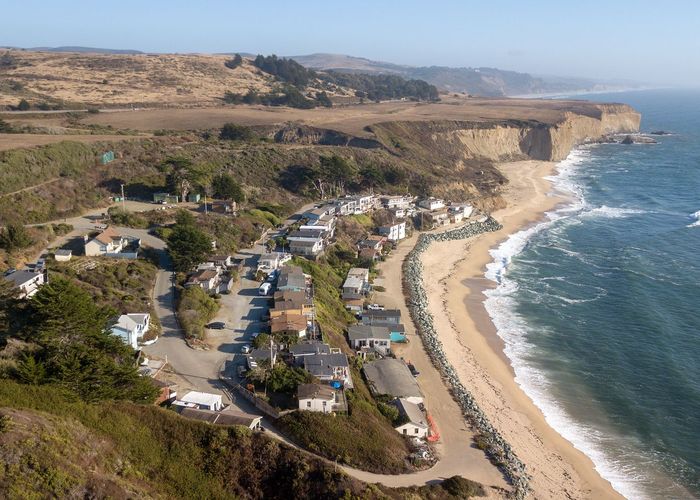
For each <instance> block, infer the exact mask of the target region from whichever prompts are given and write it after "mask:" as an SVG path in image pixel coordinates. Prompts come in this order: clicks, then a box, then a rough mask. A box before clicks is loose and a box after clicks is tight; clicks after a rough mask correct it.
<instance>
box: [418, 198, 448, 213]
mask: <svg viewBox="0 0 700 500" xmlns="http://www.w3.org/2000/svg"><path fill="white" fill-rule="evenodd" d="M418 206H419V207H421V208H425V209H426V210H430V211H433V210H440V209H441V208H445V202H444V201H443V200H440V199H438V198H433V197H432V196H431V197H430V198H426V199H424V200H421V201H420V202H419V203H418Z"/></svg>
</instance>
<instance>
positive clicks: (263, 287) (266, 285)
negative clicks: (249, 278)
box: [258, 283, 272, 295]
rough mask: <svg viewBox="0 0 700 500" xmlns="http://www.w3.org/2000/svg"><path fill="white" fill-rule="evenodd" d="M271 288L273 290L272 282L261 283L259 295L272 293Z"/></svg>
mask: <svg viewBox="0 0 700 500" xmlns="http://www.w3.org/2000/svg"><path fill="white" fill-rule="evenodd" d="M270 290H272V284H271V283H263V284H262V285H260V288H258V294H259V295H270Z"/></svg>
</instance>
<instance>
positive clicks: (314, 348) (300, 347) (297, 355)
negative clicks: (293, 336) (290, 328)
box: [289, 341, 340, 366]
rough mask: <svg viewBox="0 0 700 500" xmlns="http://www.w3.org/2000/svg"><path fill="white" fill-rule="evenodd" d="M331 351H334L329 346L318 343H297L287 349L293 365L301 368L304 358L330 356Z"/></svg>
mask: <svg viewBox="0 0 700 500" xmlns="http://www.w3.org/2000/svg"><path fill="white" fill-rule="evenodd" d="M333 351H334V349H332V348H331V346H329V345H328V344H324V343H323V342H318V341H307V342H299V343H298V344H294V345H293V346H290V347H289V354H291V355H292V359H293V360H294V364H295V365H301V366H303V364H304V358H305V357H306V356H313V355H315V354H331V353H332V352H333ZM335 351H336V352H340V350H337V349H336V350H335Z"/></svg>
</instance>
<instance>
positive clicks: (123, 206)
mask: <svg viewBox="0 0 700 500" xmlns="http://www.w3.org/2000/svg"><path fill="white" fill-rule="evenodd" d="M121 186H122V210H123V211H124V212H126V198H125V197H124V184H122V185H121Z"/></svg>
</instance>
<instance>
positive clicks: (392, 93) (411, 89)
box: [320, 71, 439, 101]
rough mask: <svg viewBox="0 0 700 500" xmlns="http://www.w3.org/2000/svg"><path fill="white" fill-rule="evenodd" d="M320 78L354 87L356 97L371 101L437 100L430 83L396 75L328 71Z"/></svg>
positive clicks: (437, 94)
mask: <svg viewBox="0 0 700 500" xmlns="http://www.w3.org/2000/svg"><path fill="white" fill-rule="evenodd" d="M320 78H321V79H322V80H324V81H327V82H330V83H334V84H335V85H339V86H342V87H349V88H352V89H355V95H356V96H357V97H362V98H367V99H370V100H372V101H383V100H387V99H401V98H406V99H412V100H417V101H437V100H439V93H438V90H437V87H435V85H430V84H429V83H427V82H425V81H423V80H406V79H405V78H402V77H400V76H398V75H370V74H364V73H343V72H340V71H328V72H327V73H325V74H324V75H321V76H320Z"/></svg>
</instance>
